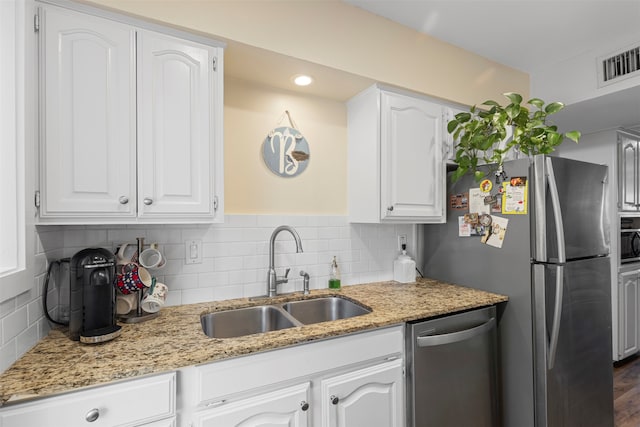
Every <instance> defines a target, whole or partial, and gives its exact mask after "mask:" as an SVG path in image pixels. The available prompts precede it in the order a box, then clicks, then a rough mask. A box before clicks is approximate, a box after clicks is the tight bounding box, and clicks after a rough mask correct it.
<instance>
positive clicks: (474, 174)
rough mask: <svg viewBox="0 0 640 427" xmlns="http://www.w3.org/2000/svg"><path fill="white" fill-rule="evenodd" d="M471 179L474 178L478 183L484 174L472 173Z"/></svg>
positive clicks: (479, 172) (480, 172)
mask: <svg viewBox="0 0 640 427" xmlns="http://www.w3.org/2000/svg"><path fill="white" fill-rule="evenodd" d="M473 177H474V178H475V180H476V182H480V181H482V179H483V178H484V172H482V171H474V172H473Z"/></svg>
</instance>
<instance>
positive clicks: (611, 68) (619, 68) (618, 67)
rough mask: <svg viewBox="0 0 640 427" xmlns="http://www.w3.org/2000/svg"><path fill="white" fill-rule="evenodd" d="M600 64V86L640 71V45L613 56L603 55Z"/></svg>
mask: <svg viewBox="0 0 640 427" xmlns="http://www.w3.org/2000/svg"><path fill="white" fill-rule="evenodd" d="M598 64H599V67H600V69H599V72H598V77H599V79H598V80H599V82H598V83H599V86H605V85H609V84H612V83H617V82H618V81H620V80H623V79H624V78H627V77H631V76H632V75H637V74H639V72H640V46H635V47H632V48H630V49H627V50H624V51H622V52H619V53H616V54H615V55H613V56H608V57H601V58H599V61H598Z"/></svg>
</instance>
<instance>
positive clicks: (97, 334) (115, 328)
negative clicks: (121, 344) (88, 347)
mask: <svg viewBox="0 0 640 427" xmlns="http://www.w3.org/2000/svg"><path fill="white" fill-rule="evenodd" d="M121 333H122V327H121V326H119V325H110V326H107V327H104V328H100V329H94V330H92V331H82V333H80V342H81V343H85V344H98V343H101V342H105V341H110V340H112V339H114V338H116V337H119V336H120V334H121Z"/></svg>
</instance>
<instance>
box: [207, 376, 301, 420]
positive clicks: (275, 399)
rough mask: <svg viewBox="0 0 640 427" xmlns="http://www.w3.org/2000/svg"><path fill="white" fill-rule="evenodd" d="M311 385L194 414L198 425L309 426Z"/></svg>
mask: <svg viewBox="0 0 640 427" xmlns="http://www.w3.org/2000/svg"><path fill="white" fill-rule="evenodd" d="M310 387H311V384H310V383H308V382H306V383H303V384H299V385H295V386H292V387H287V388H284V389H280V390H275V391H272V392H268V393H264V394H260V395H258V396H254V397H250V398H247V399H242V400H239V401H236V402H232V403H228V404H225V405H224V406H221V407H219V408H216V409H210V410H206V411H202V412H201V413H198V414H196V416H195V426H196V427H219V426H225V427H232V426H233V427H258V426H269V427H306V426H309V425H310V424H309V412H310V411H309V410H310V405H309V401H310V400H309V392H310Z"/></svg>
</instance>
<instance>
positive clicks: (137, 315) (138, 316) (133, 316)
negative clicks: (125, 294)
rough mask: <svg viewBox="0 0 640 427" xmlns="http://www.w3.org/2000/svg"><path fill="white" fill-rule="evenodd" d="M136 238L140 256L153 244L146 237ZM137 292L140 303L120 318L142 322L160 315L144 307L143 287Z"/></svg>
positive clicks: (120, 315) (130, 321) (126, 320)
mask: <svg viewBox="0 0 640 427" xmlns="http://www.w3.org/2000/svg"><path fill="white" fill-rule="evenodd" d="M136 240H137V242H138V256H140V254H141V253H142V251H143V250H144V249H145V247H147V246H149V247H151V246H152V245H149V244H145V243H144V237H136ZM136 294H137V299H138V304H137V306H136V309H135V310H131V311H130V312H129V313H127V314H119V315H118V320H120V321H121V322H123V323H141V322H146V321H147V320H151V319H155V318H156V317H158V314H160V312H159V311H157V312H155V313H147V312H146V311H144V310H143V309H142V297H143V294H144V290H142V289H141V290H139V291H138V292H136Z"/></svg>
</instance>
